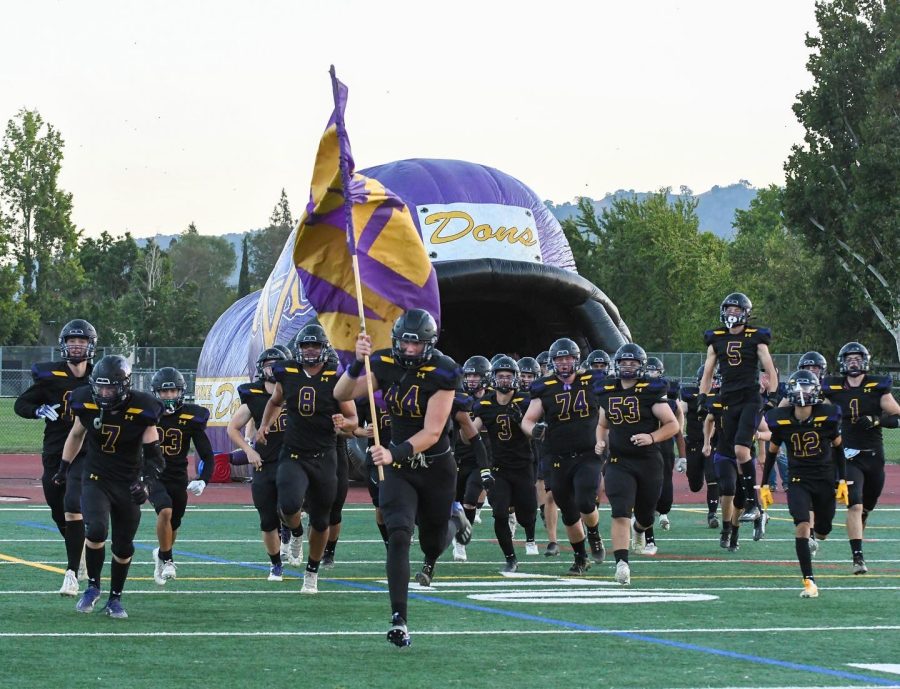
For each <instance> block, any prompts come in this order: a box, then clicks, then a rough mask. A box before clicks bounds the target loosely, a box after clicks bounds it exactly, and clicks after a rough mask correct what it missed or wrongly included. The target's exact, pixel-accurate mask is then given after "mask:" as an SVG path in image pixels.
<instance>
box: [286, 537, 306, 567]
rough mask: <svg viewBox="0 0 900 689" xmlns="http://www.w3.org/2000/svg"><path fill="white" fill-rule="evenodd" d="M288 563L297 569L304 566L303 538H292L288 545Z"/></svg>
mask: <svg viewBox="0 0 900 689" xmlns="http://www.w3.org/2000/svg"><path fill="white" fill-rule="evenodd" d="M288 563H289V564H292V565H294V566H295V567H296V566H298V565H302V564H303V536H291V540H290V542H289V543H288Z"/></svg>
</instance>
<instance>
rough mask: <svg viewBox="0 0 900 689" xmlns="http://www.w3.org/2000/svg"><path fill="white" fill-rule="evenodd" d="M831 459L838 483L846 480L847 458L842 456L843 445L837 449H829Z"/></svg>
mask: <svg viewBox="0 0 900 689" xmlns="http://www.w3.org/2000/svg"><path fill="white" fill-rule="evenodd" d="M831 452H832V458H833V459H834V465H835V467H836V468H837V475H838V480H839V481H846V480H847V457H846V455H844V446H843V444H841V445H838V446H837V447H833V448H831Z"/></svg>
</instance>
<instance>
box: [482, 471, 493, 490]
mask: <svg viewBox="0 0 900 689" xmlns="http://www.w3.org/2000/svg"><path fill="white" fill-rule="evenodd" d="M481 487H482V488H484V489H485V490H486V491H488V492H490V490H491V489H492V488H493V487H494V475H493V474H491V470H490V469H482V470H481Z"/></svg>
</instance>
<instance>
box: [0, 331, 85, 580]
mask: <svg viewBox="0 0 900 689" xmlns="http://www.w3.org/2000/svg"><path fill="white" fill-rule="evenodd" d="M96 346H97V331H96V330H95V329H94V326H93V325H91V324H90V323H88V322H87V321H86V320H84V319H81V318H76V319H75V320H73V321H69V322H68V323H66V324H65V325H64V326H63V327H62V330H60V332H59V353H60V355H61V357H62V361H47V362H42V363H38V364H35V365H34V366H32V367H31V378H32V381H33V382H32V385H31V387H29V388H28V389H27V390H25V392H23V393H22V394H21V395H19V397H18V398H17V399H16V401H15V404H14V406H13V409H14V410H15V412H16V414H18V415H19V416H21V417H23V418H25V419H41V420H42V421H44V444H43V448H42V450H41V464H42V465H43V473H42V474H41V486H42V487H43V489H44V499H45V500H46V501H47V506H48V507H49V508H50V516H51V517H52V519H53V521H54V523H55V524H56V528H57V529H59V533H60V534H61V535H62V537H63V540H64V541H65V544H66V572H65V574H64V575H63V584H62V587H61V588H60V589H59V593H60V595H63V596H77V595H78V578H79V577H78V575H79V574H81V575H82V578H83V571H82V570H83V556H84V518H83V517H82V514H81V468H82V466H83V461H82V458H83V457H84V450H82V451H81V452H79V453H78V455H77V456H76V457H75V458H74V460H73V461H74V464H73V466H72V467H71V470H70V471H69V480H68V481H66V483H65V485H63V486H59V485H56V484H55V483H54V482H53V475H54V474H55V473H56V472H57V470H58V469H59V467H60V460H61V459H62V449H63V444H64V443H65V442H66V438H67V437H68V435H69V431H70V430H72V425H73V424H74V423H75V416H74V414H73V413H72V407H71V404H70V399H71V397H72V393H73V392H74V391H75V390H77V389H78V388H80V387H85V386H87V385H89V384H90V383H89V376H90V373H91V368H92V366H91V360H92V359H93V357H94V350H95V348H96Z"/></svg>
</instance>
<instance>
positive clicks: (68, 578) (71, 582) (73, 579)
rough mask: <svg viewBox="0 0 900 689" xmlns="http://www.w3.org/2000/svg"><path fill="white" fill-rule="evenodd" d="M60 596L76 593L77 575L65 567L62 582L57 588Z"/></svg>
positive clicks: (74, 594)
mask: <svg viewBox="0 0 900 689" xmlns="http://www.w3.org/2000/svg"><path fill="white" fill-rule="evenodd" d="M59 595H60V596H77V595H78V576H77V575H76V574H75V572H73V571H72V570H71V569H67V570H66V573H65V575H64V576H63V584H62V586H61V587H60V589H59Z"/></svg>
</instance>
